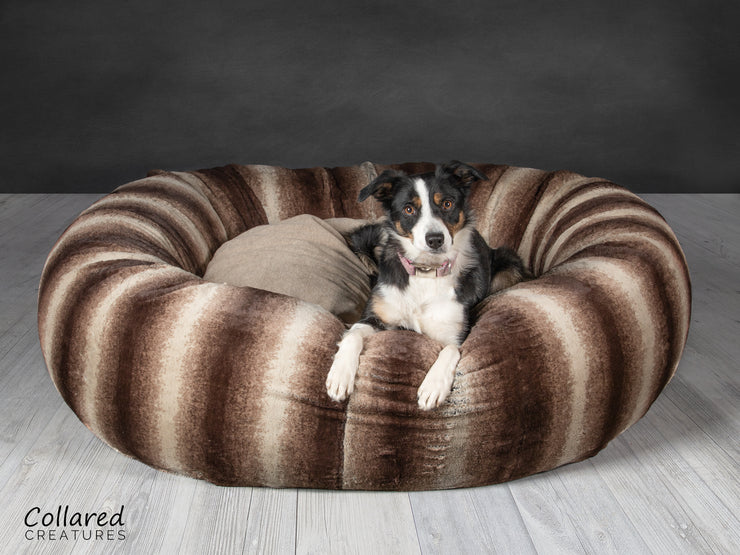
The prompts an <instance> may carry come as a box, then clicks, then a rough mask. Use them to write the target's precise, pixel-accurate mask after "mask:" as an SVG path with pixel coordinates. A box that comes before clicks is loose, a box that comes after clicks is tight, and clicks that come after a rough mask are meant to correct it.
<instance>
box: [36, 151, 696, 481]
mask: <svg viewBox="0 0 740 555" xmlns="http://www.w3.org/2000/svg"><path fill="white" fill-rule="evenodd" d="M391 167H392V168H396V169H403V170H405V171H407V172H419V171H426V170H429V169H431V168H432V167H433V166H432V165H431V164H425V163H418V164H417V163H413V164H400V165H396V166H381V165H374V164H371V163H365V164H362V165H359V166H354V167H346V168H312V169H301V170H289V169H285V168H277V167H269V166H228V167H224V168H215V169H209V170H202V171H198V172H179V173H175V172H153V173H152V174H150V176H149V177H147V178H145V179H141V180H139V181H135V182H133V183H129V184H127V185H124V186H122V187H120V188H118V189H117V190H116V191H114V192H113V193H111V194H110V195H108V196H106V197H104V198H102V199H101V200H100V201H98V202H97V203H95V204H94V205H93V206H91V207H90V208H89V209H87V210H86V211H85V212H83V213H82V214H81V215H80V216H79V217H78V218H77V219H76V220H75V221H74V222H73V223H72V225H71V226H70V227H69V228H68V229H67V230H66V231H65V232H64V234H63V235H62V236H61V237H60V239H59V240H58V242H57V243H56V245H55V246H54V248H53V249H52V251H51V253H50V254H49V257H48V259H47V262H46V266H45V268H44V271H43V275H42V279H41V284H40V290H39V315H38V316H39V320H38V321H39V334H40V339H41V347H42V351H43V353H44V357H45V360H46V363H47V366H48V368H49V372H50V375H51V377H52V379H53V381H54V383H55V385H56V387H57V389H58V390H59V392H60V393H61V395H62V396H63V397H64V399H65V401H66V402H67V403H68V404H69V406H70V407H71V408H72V410H74V411H75V413H76V414H77V415H78V416H79V418H80V419H81V420H82V421H83V422H84V423H85V424H86V425H87V426H88V427H89V428H90V430H92V432H93V433H95V434H96V435H97V436H99V437H100V438H102V439H103V440H104V441H106V442H107V443H108V444H109V445H111V446H112V447H114V448H115V449H117V450H119V451H121V452H122V453H125V454H127V455H130V456H132V457H135V458H137V459H139V460H141V461H143V462H144V463H146V464H148V465H151V466H153V467H155V468H159V469H164V470H168V471H173V472H177V473H181V474H185V475H189V476H193V477H197V478H201V479H205V480H209V481H211V482H214V483H217V484H223V485H235V486H236V485H238V486H273V487H311V488H331V489H370V490H399V489H400V490H419V489H441V488H453V487H465V486H475V485H483V484H491V483H497V482H503V481H506V480H511V479H515V478H519V477H522V476H526V475H529V474H533V473H536V472H541V471H544V470H548V469H551V468H555V467H557V466H560V465H562V464H566V463H570V462H574V461H578V460H582V459H584V458H587V457H590V456H592V455H594V454H595V453H597V452H598V451H599V450H600V449H602V448H604V447H605V446H606V444H607V443H608V442H609V441H610V440H612V439H613V438H614V437H616V436H617V435H618V434H620V433H621V432H623V431H624V430H625V429H627V428H628V427H629V426H630V425H632V424H633V423H634V422H635V421H637V420H638V419H639V418H640V417H641V416H642V415H643V414H644V413H645V412H646V411H647V409H648V408H649V407H650V405H651V403H652V402H653V401H654V400H655V398H656V397H657V395H658V394H659V393H660V391H661V390H662V389H663V387H664V386H665V385H666V383H667V382H668V381H669V380H670V378H671V377H672V375H673V373H674V372H675V370H676V367H677V365H678V360H679V358H680V356H681V353H682V350H683V347H684V344H685V341H686V336H687V333H688V325H689V317H690V306H691V290H690V282H689V274H688V269H687V266H686V262H685V259H684V256H683V253H682V251H681V248H680V246H679V244H678V241H677V240H676V237H675V235H674V234H673V232H672V231H671V229H670V228H669V227H668V225H667V224H666V223H665V221H664V220H663V218H661V216H660V215H659V214H658V213H657V212H656V211H655V210H654V209H652V208H651V207H650V206H648V205H647V204H646V203H645V202H643V201H642V200H640V199H639V198H638V197H636V196H635V195H633V194H631V193H630V192H628V191H627V190H625V189H623V188H621V187H619V186H617V185H614V184H612V183H609V182H606V181H604V180H601V179H592V178H585V177H583V176H580V175H576V174H573V173H570V172H545V171H541V170H533V169H526V168H514V167H507V166H495V165H486V164H479V165H477V167H478V168H479V169H480V170H481V171H483V172H484V173H485V174H486V175H487V176H488V178H489V180H488V181H486V182H484V183H480V184H479V185H477V186H476V188H475V190H474V191H473V193H472V197H471V199H472V200H471V201H472V203H473V206H474V208H475V211H476V225H477V227H478V229H479V231H480V232H481V233H482V234H483V236H484V237H485V238H486V240H487V241H488V242H489V243H490V244H491V246H503V245H506V246H509V247H512V248H515V249H517V250H518V252H519V253H520V255H521V256H522V258H523V259H524V260H525V263H526V264H527V265H528V266H529V268H530V269H531V270H532V271H533V273H534V275H535V276H536V279H534V280H532V281H529V282H526V283H522V284H519V285H517V286H515V287H513V288H511V289H509V290H506V291H504V292H501V293H499V294H496V295H494V296H492V297H490V298H489V299H487V300H486V301H484V302H483V303H482V304H481V306H479V307H478V309H477V311H476V314H475V318H476V320H475V325H474V326H473V328H472V331H471V333H470V335H469V337H468V339H467V340H466V341H465V343H464V344H463V346H462V359H461V361H460V364H459V367H458V375H457V378H456V381H455V385H454V389H453V392H452V394H451V397H450V399H449V401H448V402H447V403H446V404H445V405H444V406H443V407H441V408H440V409H438V410H435V411H431V412H422V411H420V410H419V409H418V408H417V404H416V398H415V396H416V390H417V388H418V386H419V384H420V383H421V381H422V379H423V377H424V374H425V372H426V371H427V369H428V368H429V367H430V366H431V364H432V363H433V362H434V360H435V358H436V356H437V354H438V352H439V350H440V349H441V348H442V346H441V345H439V344H437V343H435V342H434V341H432V340H431V339H429V338H427V337H425V336H421V335H419V334H415V333H413V332H405V331H388V332H382V333H379V334H377V335H375V336H373V337H371V338H369V339H368V340H367V341H366V344H365V349H364V351H363V354H362V356H361V359H360V368H359V371H358V377H357V382H356V385H355V392H354V394H353V395H352V396H351V397H350V399H349V400H348V401H347V402H345V403H343V404H338V403H334V402H332V401H331V400H330V399H329V398H328V397H327V395H326V392H325V390H324V382H325V378H326V373H327V371H328V369H329V366H330V365H331V360H332V357H333V355H334V352H335V350H336V344H337V342H338V341H339V339H340V337H341V335H342V333H343V331H344V327H343V325H342V323H341V322H340V321H339V320H338V319H337V318H336V317H335V316H333V315H331V314H329V313H328V312H326V311H325V310H323V309H322V308H320V307H318V306H315V305H311V304H309V303H305V302H303V301H300V300H298V299H294V298H290V297H286V296H282V295H277V294H273V293H269V292H266V291H261V290H257V289H251V288H239V287H232V286H228V285H223V284H215V283H210V282H207V281H205V280H203V279H202V277H201V276H202V275H203V273H204V271H205V268H206V266H207V264H208V262H209V260H210V259H211V257H212V255H213V253H214V252H215V250H216V249H217V248H218V247H219V246H220V245H221V244H223V243H224V242H225V241H227V240H229V239H231V238H233V237H235V236H236V235H238V234H239V233H241V232H243V231H245V230H247V229H249V228H251V227H253V226H256V225H260V224H265V223H270V222H276V221H279V220H283V219H286V218H289V217H292V216H295V215H298V214H304V213H308V214H313V215H316V216H319V217H322V218H329V217H353V218H373V217H376V216H378V215H379V213H378V209H377V206H374V205H372V203H369V202H368V203H363V204H359V203H357V201H356V199H357V194H358V192H359V190H360V189H361V188H362V187H363V186H365V185H366V184H367V183H368V182H369V181H370V180H372V179H373V178H374V177H375V176H376V175H378V173H380V172H382V171H383V170H385V169H388V168H391Z"/></svg>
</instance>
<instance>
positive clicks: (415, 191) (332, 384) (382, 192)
mask: <svg viewBox="0 0 740 555" xmlns="http://www.w3.org/2000/svg"><path fill="white" fill-rule="evenodd" d="M485 179H486V177H485V176H484V175H483V174H481V173H480V172H479V171H478V170H476V169H475V168H473V167H472V166H468V165H466V164H463V163H461V162H457V161H453V162H450V163H448V164H445V165H441V166H437V168H436V171H435V172H433V173H426V174H417V175H406V174H405V173H403V172H399V171H393V170H388V171H385V172H383V173H382V174H381V175H379V176H378V177H377V178H376V179H375V180H373V181H372V183H370V184H369V185H368V186H367V187H365V188H364V189H362V191H360V195H359V201H360V202H362V201H364V200H365V199H367V198H369V197H370V196H373V197H375V199H376V200H378V201H379V202H381V203H382V205H383V208H384V210H385V214H386V218H385V219H384V220H383V221H382V222H381V223H376V224H370V225H367V226H364V227H362V228H360V229H359V230H357V231H356V232H355V233H353V235H352V243H353V247H354V249H355V251H356V252H357V253H358V254H359V255H360V256H367V257H369V258H371V259H372V260H373V261H374V262H375V263H376V264H377V267H378V277H377V283H376V284H375V286H374V288H373V290H372V293H371V295H370V299H369V301H368V303H367V306H366V308H365V311H364V313H363V316H362V318H361V319H360V321H359V322H357V323H356V324H354V325H353V326H352V327H351V328H350V329H349V330H348V331H347V332H346V333H345V335H344V336H343V338H342V340H341V341H340V342H339V350H338V351H337V353H336V355H335V356H334V362H333V364H332V366H331V369H330V370H329V375H328V377H327V380H326V390H327V393H328V394H329V396H330V397H331V398H332V399H334V400H335V401H343V400H344V399H346V398H347V396H349V395H350V394H351V393H352V391H353V388H354V381H355V375H356V373H357V367H358V365H359V357H360V353H361V352H362V347H363V341H364V339H365V338H366V337H368V336H370V335H372V334H374V333H376V332H377V331H381V330H386V329H407V330H413V331H416V332H418V333H423V334H425V335H427V336H429V337H431V338H432V339H435V340H437V341H439V342H441V343H442V344H444V345H445V347H444V348H443V349H442V351H441V352H440V353H439V356H438V357H437V360H436V362H435V363H434V364H433V365H432V367H431V368H430V370H429V371H428V372H427V375H426V377H425V379H424V380H423V382H422V384H421V386H420V387H419V389H418V393H417V397H418V403H419V407H421V408H422V409H425V410H429V409H432V408H434V407H437V406H439V405H440V404H441V403H443V402H444V401H445V399H447V397H448V395H449V394H450V390H451V388H452V382H453V379H454V376H455V369H456V367H457V363H458V361H459V359H460V351H459V348H460V345H461V344H462V342H463V340H464V339H465V337H466V336H467V334H468V331H469V317H470V310H471V308H472V307H473V306H475V305H476V304H477V303H479V302H480V301H481V300H483V298H485V297H486V296H487V295H488V294H489V293H490V292H492V291H494V290H498V289H502V288H503V287H507V286H509V285H513V284H514V283H516V282H518V281H521V280H522V279H523V277H524V276H525V270H524V268H523V265H522V262H521V260H520V259H519V257H518V256H517V255H516V254H515V253H514V252H513V251H511V250H509V249H503V248H501V249H491V248H489V247H488V245H487V244H486V242H485V241H484V239H483V238H482V237H481V236H480V234H479V233H478V232H477V231H476V229H475V228H474V227H473V223H472V214H471V211H470V208H469V206H468V195H469V192H470V186H471V185H472V184H473V183H474V182H476V181H478V180H485Z"/></svg>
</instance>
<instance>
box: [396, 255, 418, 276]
mask: <svg viewBox="0 0 740 555" xmlns="http://www.w3.org/2000/svg"><path fill="white" fill-rule="evenodd" d="M398 258H400V259H401V264H403V267H404V269H405V270H406V273H408V275H410V276H413V275H415V274H416V268H414V265H413V264H412V263H411V260H409V259H408V258H406V257H405V256H402V255H400V254H399V255H398Z"/></svg>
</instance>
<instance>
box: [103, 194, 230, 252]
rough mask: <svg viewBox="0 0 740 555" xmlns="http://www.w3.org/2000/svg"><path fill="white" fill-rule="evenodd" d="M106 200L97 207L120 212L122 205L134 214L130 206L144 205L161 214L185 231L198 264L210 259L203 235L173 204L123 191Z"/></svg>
mask: <svg viewBox="0 0 740 555" xmlns="http://www.w3.org/2000/svg"><path fill="white" fill-rule="evenodd" d="M106 198H108V199H109V200H108V201H107V202H105V203H103V202H102V201H101V204H100V205H99V206H100V207H105V208H112V209H114V210H115V209H118V210H121V208H118V206H119V205H121V204H124V205H127V206H126V207H125V208H123V209H124V210H130V211H131V212H136V208H135V207H134V206H132V205H138V206H141V205H144V206H147V207H148V208H149V209H150V210H152V211H153V212H158V213H159V214H161V215H162V216H163V218H164V219H165V220H171V221H172V222H173V223H175V222H176V223H177V224H179V226H180V228H181V229H183V230H185V233H184V236H185V237H187V238H188V239H192V242H191V241H189V246H192V247H193V250H195V251H196V257H197V260H198V263H199V264H202V265H205V264H206V263H207V262H208V260H209V258H210V247H209V246H208V243H207V242H206V240H205V237H204V236H203V233H202V232H201V231H200V230H199V229H198V228H197V227H196V225H195V223H194V222H193V220H191V219H190V218H189V217H188V216H186V215H185V214H183V213H182V212H181V211H180V209H179V208H178V207H177V206H175V205H174V204H172V203H170V202H167V201H166V200H162V199H157V198H149V197H145V196H141V195H137V194H136V193H130V194H129V193H127V192H125V191H122V192H121V193H119V194H116V195H113V196H110V197H106ZM225 238H226V233H225V232H224V236H223V237H221V240H225Z"/></svg>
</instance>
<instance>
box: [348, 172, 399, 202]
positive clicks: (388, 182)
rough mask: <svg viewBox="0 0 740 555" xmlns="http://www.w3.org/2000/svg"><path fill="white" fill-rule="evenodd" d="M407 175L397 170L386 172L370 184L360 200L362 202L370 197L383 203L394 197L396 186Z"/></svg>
mask: <svg viewBox="0 0 740 555" xmlns="http://www.w3.org/2000/svg"><path fill="white" fill-rule="evenodd" d="M404 177H406V174H405V173H403V172H399V171H396V170H385V171H384V172H383V173H381V174H380V175H379V176H378V177H376V178H375V179H373V180H372V182H370V184H369V185H368V186H367V187H365V188H364V189H362V191H360V196H359V197H358V200H359V201H360V202H362V201H363V200H365V199H366V198H368V197H369V196H370V195H372V196H374V197H375V198H376V199H377V200H379V201H381V202H383V201H386V200H389V199H390V198H392V197H393V192H394V188H395V186H396V185H397V184H398V182H399V181H401V179H403V178H404Z"/></svg>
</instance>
